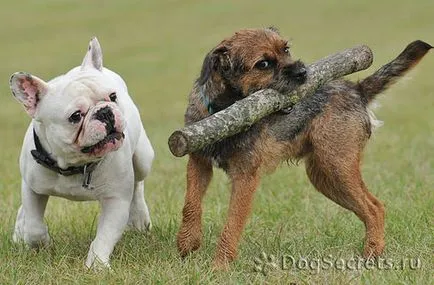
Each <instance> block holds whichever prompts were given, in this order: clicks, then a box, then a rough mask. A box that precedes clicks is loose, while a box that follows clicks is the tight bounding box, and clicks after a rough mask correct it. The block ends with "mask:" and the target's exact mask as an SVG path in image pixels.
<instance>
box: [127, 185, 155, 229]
mask: <svg viewBox="0 0 434 285" xmlns="http://www.w3.org/2000/svg"><path fill="white" fill-rule="evenodd" d="M144 184H145V183H144V181H143V180H142V181H139V182H136V183H135V184H134V196H133V200H132V201H131V207H130V217H129V219H128V226H130V227H132V228H135V229H137V230H139V231H141V232H144V231H148V230H150V229H151V228H152V224H151V217H150V215H149V210H148V205H146V201H145V194H144Z"/></svg>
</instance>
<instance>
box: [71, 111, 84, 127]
mask: <svg viewBox="0 0 434 285" xmlns="http://www.w3.org/2000/svg"><path fill="white" fill-rule="evenodd" d="M81 117H82V115H81V111H75V112H74V113H73V114H72V115H71V116H69V118H68V120H69V121H70V122H71V123H73V124H76V123H79V122H80V121H81Z"/></svg>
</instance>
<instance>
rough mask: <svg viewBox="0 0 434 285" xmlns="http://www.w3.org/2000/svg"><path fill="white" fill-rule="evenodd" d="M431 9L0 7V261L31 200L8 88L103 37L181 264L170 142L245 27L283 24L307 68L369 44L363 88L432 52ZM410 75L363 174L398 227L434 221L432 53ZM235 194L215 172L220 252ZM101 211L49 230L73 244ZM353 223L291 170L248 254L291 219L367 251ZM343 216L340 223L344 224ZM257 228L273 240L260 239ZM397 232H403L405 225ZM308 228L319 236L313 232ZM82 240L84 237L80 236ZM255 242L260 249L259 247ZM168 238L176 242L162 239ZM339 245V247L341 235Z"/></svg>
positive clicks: (160, 228)
mask: <svg viewBox="0 0 434 285" xmlns="http://www.w3.org/2000/svg"><path fill="white" fill-rule="evenodd" d="M433 12H434V1H432V0H418V1H404V0H384V1H373V0H372V1H338V0H331V1H320V0H314V1H286V0H283V1H252V0H242V1H229V0H219V1H192V0H183V1H176V0H173V1H128V0H127V1H114V0H104V1H100V0H98V1H82V0H81V1H69V0H51V1H50V0H46V1H39V0H38V1H37V0H33V1H3V0H2V1H0V99H1V101H0V102H1V104H0V122H1V123H0V221H1V222H0V234H1V237H2V238H3V246H4V248H5V250H4V251H2V252H0V256H1V255H3V256H5V255H7V254H9V253H10V250H8V249H7V248H8V247H10V235H11V232H12V227H13V223H14V219H15V214H16V210H17V208H18V206H19V204H20V193H19V192H20V191H19V188H20V175H19V169H18V156H19V152H20V148H21V142H22V138H23V136H24V132H25V130H26V128H27V125H28V123H29V122H30V118H29V117H28V116H27V115H26V113H25V112H24V111H23V109H22V107H21V106H20V105H19V104H18V103H17V102H16V101H15V100H14V98H13V97H12V95H11V93H10V91H9V86H8V80H9V76H10V75H11V74H12V73H13V72H16V71H27V72H30V73H32V74H34V75H36V76H38V77H40V78H42V79H44V80H49V79H51V78H53V77H55V76H57V75H59V74H62V73H64V72H66V71H67V70H69V69H71V68H72V67H74V66H77V65H79V64H80V63H81V60H82V58H83V56H84V54H85V52H86V48H87V44H88V41H89V39H90V38H91V37H92V36H97V37H98V39H99V41H100V43H101V45H102V48H103V52H104V66H106V67H108V68H110V69H112V70H114V71H116V72H117V73H119V74H120V75H121V76H122V77H123V78H124V80H125V81H126V83H127V85H128V87H129V92H130V95H131V96H132V97H133V100H134V101H135V103H136V104H137V105H138V107H139V109H140V112H141V116H142V120H143V123H144V125H145V128H146V131H147V133H148V136H149V138H150V139H151V142H152V143H153V146H154V148H155V150H156V160H155V163H154V167H153V173H152V175H151V176H150V178H149V181H148V183H147V186H148V187H147V189H148V190H147V193H146V197H147V200H148V204H149V206H150V208H151V212H152V213H151V214H152V216H153V220H154V225H155V228H156V236H157V237H155V238H154V239H155V243H157V244H159V246H160V248H161V249H164V248H170V250H169V252H170V256H176V250H175V247H174V235H175V233H176V230H177V227H178V223H179V221H180V211H181V207H182V205H183V195H184V185H185V179H184V176H185V163H186V159H185V158H181V159H180V158H174V157H173V156H172V155H171V154H170V152H169V150H168V147H167V138H168V137H169V135H170V134H171V132H172V131H174V130H175V129H176V128H179V127H181V126H182V125H183V114H184V110H185V107H186V103H187V96H188V93H189V91H190V88H191V86H192V83H193V81H194V80H195V79H196V77H197V76H198V74H199V71H200V66H201V63H202V60H203V58H204V56H205V54H206V53H207V52H208V51H209V50H210V49H212V48H213V47H214V46H215V45H216V44H217V43H219V42H220V41H221V40H222V39H223V38H225V37H228V36H231V35H232V34H233V33H234V32H235V31H237V30H238V29H241V28H256V27H267V26H271V25H273V26H276V27H278V28H279V29H280V32H281V34H282V35H283V36H284V37H285V38H287V39H289V40H290V43H291V50H292V51H291V52H292V54H293V56H294V57H296V58H300V59H302V60H304V61H305V62H306V63H310V62H313V61H315V60H317V59H319V58H321V57H323V56H326V55H329V54H331V53H333V52H336V51H338V50H342V49H344V48H348V47H352V46H354V45H357V44H367V45H368V46H369V47H371V49H372V50H373V52H374V63H373V65H372V67H371V68H370V69H369V70H368V71H363V72H360V73H358V74H354V75H352V76H350V78H352V79H354V80H357V79H359V78H363V77H364V76H366V75H367V74H370V73H372V72H373V71H374V70H375V69H376V68H378V67H380V66H381V65H383V64H385V63H387V62H388V61H389V60H391V59H392V58H394V57H395V56H396V55H398V53H399V52H401V51H402V49H403V48H404V47H405V46H406V45H407V44H408V43H409V42H411V41H413V40H415V39H422V40H425V41H427V42H430V43H431V44H434V21H433V15H434V14H433ZM408 78H410V80H403V81H402V82H400V83H398V84H397V86H394V87H393V88H392V90H390V91H388V92H387V93H386V95H384V96H380V99H379V101H380V103H381V105H382V107H381V108H380V109H378V110H376V114H377V115H378V117H379V119H380V120H384V121H385V125H384V126H383V127H382V128H380V129H379V130H378V132H377V133H376V134H375V135H374V136H373V139H372V140H371V142H370V144H369V146H368V148H367V151H366V156H365V161H366V163H365V165H364V175H365V177H366V180H367V184H368V185H369V186H370V188H371V189H372V191H373V192H374V193H375V194H376V195H378V196H379V197H380V199H381V200H383V201H386V204H387V205H390V207H389V208H388V209H389V211H390V212H388V213H390V214H389V217H391V219H392V220H393V217H397V219H398V220H397V221H401V220H400V218H398V217H401V214H404V215H406V216H408V217H409V216H412V215H413V214H414V215H417V213H419V210H418V209H423V211H422V212H424V211H425V212H426V213H429V211H428V209H429V208H430V207H431V206H433V195H432V189H433V187H434V177H433V175H434V174H433V172H434V171H433V168H434V162H433V157H434V137H433V133H434V116H433V107H434V103H433V102H434V54H433V53H432V52H431V54H428V55H427V57H426V58H425V59H424V60H422V62H421V63H420V65H419V66H418V67H417V68H416V71H414V72H412V73H411V74H410V76H408V77H407V79H408ZM227 187H228V182H227V180H226V178H225V176H224V175H223V174H222V173H221V172H217V175H216V179H215V181H214V182H213V184H212V185H211V189H210V195H209V196H208V197H207V198H206V209H207V212H206V213H205V214H204V219H205V224H206V225H207V230H205V232H206V236H207V237H209V238H207V241H206V242H207V243H211V244H214V242H215V240H216V238H217V233H218V232H219V230H220V227H221V225H222V223H223V220H222V219H221V217H224V215H225V212H226V209H227V208H226V207H227V201H228V191H227V190H226V189H227ZM291 199H294V200H291ZM413 199H416V200H415V201H413ZM409 203H413V205H416V208H414V207H411V205H410V204H409ZM431 209H432V207H431ZM303 211H304V212H303ZM412 211H414V213H413V212H412ZM97 212H98V210H97V206H96V205H95V204H91V205H90V204H87V203H68V202H65V201H64V200H61V199H52V200H51V202H50V203H49V206H48V213H47V220H48V223H49V224H50V227H51V229H52V231H53V232H54V234H55V235H57V238H58V239H62V238H65V239H67V237H62V231H63V227H65V224H70V226H69V227H70V228H69V229H68V228H67V229H66V230H65V231H66V232H68V231H69V232H74V229H75V226H74V223H76V221H77V217H82V218H83V221H84V222H83V223H85V224H84V226H85V227H88V228H89V227H90V228H92V226H93V224H91V223H92V217H94V216H95V215H96V213H97ZM312 212H316V213H317V214H315V213H313V214H312ZM341 213H344V215H349V216H348V217H352V215H351V214H348V213H347V212H345V211H344V210H342V209H341V208H339V207H337V206H336V207H335V206H334V205H333V204H332V203H331V202H330V201H328V200H326V199H324V198H323V197H322V196H321V195H319V194H317V193H315V191H314V190H313V187H312V186H310V184H309V183H308V182H307V179H306V177H305V175H304V170H303V167H291V168H290V169H289V168H288V167H283V168H281V169H280V170H278V171H277V172H276V173H275V174H273V175H271V176H269V177H267V178H265V179H264V182H263V184H262V187H261V190H260V191H258V195H257V199H256V201H255V209H254V215H253V216H252V221H251V223H250V224H249V226H248V228H247V229H246V232H247V233H246V236H247V238H246V239H247V242H246V240H244V242H243V244H244V245H242V248H244V251H249V250H252V251H254V250H256V249H257V248H256V247H261V246H263V244H262V243H261V242H262V240H265V239H266V238H267V237H268V236H269V235H270V234H271V235H273V233H275V232H276V231H277V229H280V230H281V231H282V225H283V224H284V223H289V224H291V226H292V229H295V228H297V227H299V228H298V230H299V231H300V230H301V229H304V228H305V227H306V226H307V225H309V226H312V227H313V228H317V227H318V228H321V227H322V224H323V222H324V221H323V220H321V217H330V218H329V219H332V220H327V221H326V222H325V223H324V224H327V223H332V224H335V226H337V227H338V228H337V230H330V232H336V231H338V232H339V231H340V232H342V231H346V230H348V231H349V232H348V234H349V235H351V234H352V232H353V231H356V232H357V233H358V235H356V237H349V238H348V240H347V238H345V240H346V241H347V242H349V241H354V240H357V241H358V243H357V244H356V248H358V249H359V250H360V246H361V239H362V236H363V235H362V234H363V229H362V225H361V224H360V223H359V222H358V221H357V220H356V218H351V221H352V224H354V227H350V228H346V227H344V228H341V229H340V228H339V226H338V225H339V223H340V222H339V219H340V218H338V217H340V216H341ZM414 215H413V216H414ZM305 216H306V217H305ZM89 217H90V218H89ZM215 217H219V219H216V218H215ZM290 217H291V218H290ZM332 217H335V218H336V219H338V220H335V222H333V221H334V220H333V219H334V218H332ZM326 219H327V218H326ZM89 220H90V221H89ZM220 220H221V221H220ZM356 221H357V222H356ZM408 223H413V224H415V228H417V229H420V231H419V232H418V234H419V235H420V236H421V237H424V236H426V235H427V232H426V231H425V230H426V228H427V224H426V223H425V222H423V221H422V222H421V224H417V222H415V221H411V220H404V221H401V222H397V226H396V227H397V230H396V231H397V234H402V232H405V225H407V224H408ZM253 225H255V226H253ZM297 225H298V226H297ZM393 225H395V224H393ZM256 226H258V227H261V228H263V229H264V231H261V234H257V235H256V236H255V233H256V232H255V231H254V227H256ZM388 227H389V229H390V230H391V231H392V232H393V229H395V228H396V227H394V226H390V224H389V225H388ZM77 228H78V229H80V227H77ZM423 228H424V229H423ZM265 229H268V230H269V231H267V230H265ZM285 229H286V230H285ZM310 230H311V234H313V235H314V234H315V229H312V228H310ZM56 231H58V232H56ZM306 231H308V230H307V229H306ZM319 231H322V230H319ZM79 232H80V230H77V233H76V236H75V239H77V238H78V239H80V237H81V235H80V233H79ZM283 232H284V233H285V232H286V233H287V235H286V236H287V238H286V241H287V243H288V244H289V243H290V242H291V241H292V240H293V239H294V236H291V232H292V230H291V229H289V228H285V226H283ZM416 232H417V231H416ZM159 234H161V236H159ZM294 234H295V233H294ZM431 234H432V232H431ZM251 235H252V239H255V240H258V243H251V242H250V241H251V240H249V238H248V237H249V236H251ZM428 235H429V234H428ZM83 236H84V237H82V238H83V240H82V245H81V246H82V247H83V251H84V252H82V253H80V254H81V256H80V258H82V256H83V255H84V253H85V251H86V247H87V246H88V244H87V242H88V241H90V239H89V238H90V235H89V237H88V236H87V234H83ZM162 237H164V238H163V239H166V240H165V241H161V239H162ZM413 238H417V236H416V237H411V238H410V237H408V240H406V241H405V242H403V243H402V244H407V245H408V246H409V250H411V249H414V248H412V247H411V245H409V242H408V241H410V240H412V239H413ZM71 239H73V238H71ZM88 239H89V240H88ZM312 239H315V238H314V237H313V236H312ZM67 241H68V240H67ZM259 241H261V242H259ZM359 241H360V243H359ZM69 242H72V240H69ZM299 242H301V241H299ZM330 242H331V243H332V244H333V238H331V241H330ZM431 242H432V240H431ZM392 244H393V242H392ZM337 245H339V242H337ZM153 246H154V247H155V245H153ZM301 246H302V242H301ZM306 246H308V245H306ZM157 247H158V246H157ZM392 247H393V246H392ZM212 248H213V247H212ZM212 248H211V249H212ZM211 249H210V251H209V253H210V255H211V256H212V250H211ZM274 249H275V248H274ZM356 250H357V249H356ZM246 255H247V256H246ZM244 256H245V258H250V257H251V256H249V255H248V254H246V253H245V254H244ZM209 259H210V258H209ZM0 260H1V258H0ZM79 261H80V260H79ZM77 262H78V261H77Z"/></svg>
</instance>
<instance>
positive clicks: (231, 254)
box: [214, 170, 260, 269]
mask: <svg viewBox="0 0 434 285" xmlns="http://www.w3.org/2000/svg"><path fill="white" fill-rule="evenodd" d="M229 176H230V178H231V180H232V192H231V198H230V203H229V211H228V217H227V221H226V224H225V226H224V229H223V232H222V233H221V236H220V240H219V243H218V245H217V250H216V255H215V257H214V268H215V269H226V268H227V267H228V265H229V262H231V261H232V260H234V259H235V257H236V255H237V247H238V242H239V240H240V238H241V233H242V231H243V228H244V226H245V224H246V221H247V218H248V216H249V214H250V211H251V207H252V201H253V196H254V193H255V190H256V188H257V187H258V185H259V181H260V175H259V171H258V170H253V171H250V172H247V173H235V174H232V175H231V174H230V175H229Z"/></svg>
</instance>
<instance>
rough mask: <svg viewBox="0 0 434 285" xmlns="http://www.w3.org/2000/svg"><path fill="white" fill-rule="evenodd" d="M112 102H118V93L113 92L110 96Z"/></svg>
mask: <svg viewBox="0 0 434 285" xmlns="http://www.w3.org/2000/svg"><path fill="white" fill-rule="evenodd" d="M109 98H110V101H112V102H116V100H117V99H118V96H117V95H116V92H113V93H111V94H110V95H109Z"/></svg>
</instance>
